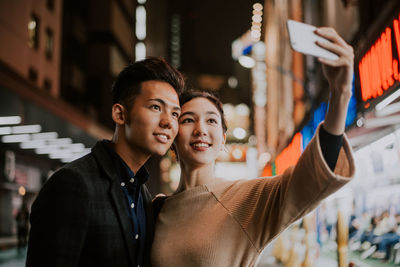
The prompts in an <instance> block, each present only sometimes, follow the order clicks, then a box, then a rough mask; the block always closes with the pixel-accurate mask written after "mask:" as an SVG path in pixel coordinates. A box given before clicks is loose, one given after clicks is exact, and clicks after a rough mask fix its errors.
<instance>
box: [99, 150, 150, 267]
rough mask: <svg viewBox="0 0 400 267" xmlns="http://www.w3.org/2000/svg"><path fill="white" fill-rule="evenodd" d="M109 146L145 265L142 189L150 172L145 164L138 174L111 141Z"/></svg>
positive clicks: (144, 222) (137, 251) (144, 225)
mask: <svg viewBox="0 0 400 267" xmlns="http://www.w3.org/2000/svg"><path fill="white" fill-rule="evenodd" d="M107 147H108V149H109V150H110V154H111V155H112V157H113V159H114V161H115V164H116V168H117V173H118V177H119V179H120V185H121V190H122V192H123V193H124V195H125V200H126V207H127V213H128V215H129V217H130V218H131V222H132V230H133V231H132V232H133V236H132V242H133V244H134V246H135V248H136V255H137V264H138V265H139V266H143V265H144V254H145V241H146V213H145V209H144V204H143V198H142V192H141V189H142V185H143V184H144V183H145V182H146V181H147V180H148V179H149V173H148V172H147V170H146V168H145V167H144V166H142V167H141V168H140V169H139V170H138V172H137V173H136V174H135V173H133V171H132V170H131V169H130V168H129V167H128V165H127V164H126V163H125V162H124V161H123V160H122V158H121V157H120V156H119V155H118V154H117V153H116V152H115V150H114V148H113V145H112V143H111V142H110V143H109V145H108V146H107ZM127 234H128V233H127Z"/></svg>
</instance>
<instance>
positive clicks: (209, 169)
mask: <svg viewBox="0 0 400 267" xmlns="http://www.w3.org/2000/svg"><path fill="white" fill-rule="evenodd" d="M213 180H214V164H208V165H203V166H200V167H199V166H197V167H185V166H184V165H183V164H181V178H180V181H179V185H178V188H177V189H176V192H175V193H179V192H182V191H185V190H188V189H190V188H193V187H196V186H199V185H204V184H208V183H210V182H212V181H213Z"/></svg>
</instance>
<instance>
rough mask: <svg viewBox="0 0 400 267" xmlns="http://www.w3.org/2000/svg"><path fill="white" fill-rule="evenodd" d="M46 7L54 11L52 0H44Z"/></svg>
mask: <svg viewBox="0 0 400 267" xmlns="http://www.w3.org/2000/svg"><path fill="white" fill-rule="evenodd" d="M46 7H47V9H48V10H50V11H54V0H46Z"/></svg>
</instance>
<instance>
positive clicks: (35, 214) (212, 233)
mask: <svg viewBox="0 0 400 267" xmlns="http://www.w3.org/2000/svg"><path fill="white" fill-rule="evenodd" d="M317 33H318V34H319V35H321V36H323V37H325V38H327V39H329V40H331V41H332V43H328V44H326V43H320V44H319V45H320V46H322V47H324V48H326V49H328V50H330V51H333V52H334V53H336V54H338V55H339V59H338V60H336V61H331V60H325V59H319V61H320V62H321V63H323V64H324V73H325V76H326V77H327V79H328V81H329V84H330V90H331V97H330V105H329V110H328V113H327V115H326V119H325V122H323V123H322V124H321V125H320V126H319V128H318V131H317V133H316V135H315V136H314V138H313V140H312V141H311V142H310V144H309V145H308V147H307V149H306V150H305V151H304V153H303V155H302V156H301V158H300V160H299V162H298V163H297V164H296V166H294V167H292V168H289V169H288V170H286V172H285V173H284V174H282V175H279V176H276V177H272V178H258V179H254V180H238V181H234V182H233V181H226V180H223V179H218V178H216V177H214V172H213V170H214V166H215V159H216V157H217V154H218V152H219V151H220V150H221V149H222V148H223V145H224V143H225V137H226V135H225V132H226V124H225V120H224V115H223V110H222V105H221V102H220V101H219V100H218V99H217V98H215V97H214V96H212V95H210V94H207V93H204V92H199V91H197V92H196V91H188V92H184V93H182V94H181V90H182V89H183V87H184V85H183V79H182V76H181V74H180V73H179V72H178V71H177V70H175V69H173V68H172V67H171V66H170V65H168V64H167V63H166V62H165V61H162V60H159V59H154V58H152V59H146V60H144V61H139V62H136V63H134V64H132V65H130V66H128V67H127V68H125V69H124V70H123V71H122V72H121V73H120V74H119V76H118V77H117V80H116V82H115V83H114V85H113V101H114V105H113V107H112V118H113V120H114V122H115V124H116V127H115V132H114V136H113V140H112V141H101V142H98V143H97V144H96V145H95V147H94V148H93V149H92V152H91V153H90V154H88V155H86V156H84V157H83V158H81V159H78V160H77V161H74V162H72V163H70V164H67V165H65V166H64V167H63V168H61V169H60V170H59V171H57V172H56V173H55V174H54V175H53V176H52V177H51V178H50V179H49V180H48V182H47V183H46V184H45V185H44V187H43V188H42V190H41V192H40V193H39V195H38V197H37V199H36V201H35V203H34V204H33V206H32V215H31V225H32V227H31V233H30V240H29V246H28V256H27V266H85V267H86V266H97V267H98V266H150V264H151V265H153V266H253V265H255V263H256V260H257V258H258V255H259V254H260V252H261V251H262V249H263V248H264V247H265V246H266V245H267V244H268V243H269V242H270V241H271V240H272V239H273V238H274V237H276V236H277V235H278V234H279V233H280V232H281V231H283V230H284V229H285V228H286V227H288V226H289V225H290V224H291V223H292V222H294V221H295V220H297V219H299V218H301V217H302V216H303V215H305V214H306V213H307V212H309V211H311V210H312V209H313V208H315V207H316V206H317V205H318V203H319V202H320V201H321V200H322V199H324V198H325V197H327V196H328V195H329V194H331V193H333V192H335V191H336V190H337V189H339V188H340V187H341V186H343V185H344V184H346V182H348V181H349V180H350V179H351V177H352V176H353V174H354V164H353V158H352V154H351V149H350V146H349V144H348V142H347V140H346V138H343V133H344V126H345V119H346V110H347V105H348V102H349V99H350V96H351V82H352V78H353V50H352V48H351V47H350V46H349V45H347V44H346V43H345V42H344V41H343V40H342V39H341V37H340V36H338V35H337V33H336V32H335V31H334V30H333V29H331V28H319V29H318V30H317ZM175 137H176V138H175ZM171 145H172V148H173V149H174V150H175V151H176V153H177V157H178V159H179V163H180V165H181V171H182V173H181V180H180V184H179V187H178V189H177V191H176V192H175V193H174V194H173V195H172V196H169V197H167V198H164V199H163V201H162V203H163V205H162V207H161V209H160V211H159V214H158V216H157V217H156V218H155V216H154V215H153V207H152V204H151V196H150V194H149V192H148V191H147V189H146V186H145V185H144V183H145V182H146V181H147V180H148V179H149V177H148V173H147V171H146V169H145V168H144V167H143V164H144V163H145V162H146V161H147V160H148V158H149V157H150V156H151V155H152V154H157V155H163V154H165V153H166V151H167V150H168V149H169V148H170V147H171ZM156 203H160V201H159V199H156ZM154 226H155V231H154Z"/></svg>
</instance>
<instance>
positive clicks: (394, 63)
mask: <svg viewBox="0 0 400 267" xmlns="http://www.w3.org/2000/svg"><path fill="white" fill-rule="evenodd" d="M399 18H400V14H399ZM399 26H400V25H399V19H394V20H393V32H394V37H395V38H394V39H395V44H396V48H397V50H396V51H397V59H396V58H394V51H393V49H392V29H391V28H390V27H386V29H385V30H384V31H383V32H382V34H381V36H380V37H379V38H378V40H377V41H376V42H375V43H374V44H373V45H372V46H371V48H370V49H369V50H368V52H367V53H366V54H365V55H364V56H363V58H362V59H361V60H360V62H359V64H358V71H359V74H360V84H361V99H362V100H363V101H367V100H369V99H373V98H376V97H378V96H381V95H383V93H384V92H385V91H387V90H388V89H389V88H390V87H391V86H392V85H393V84H394V83H395V82H396V81H400V75H399V60H398V59H399V56H400V28H399Z"/></svg>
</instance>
